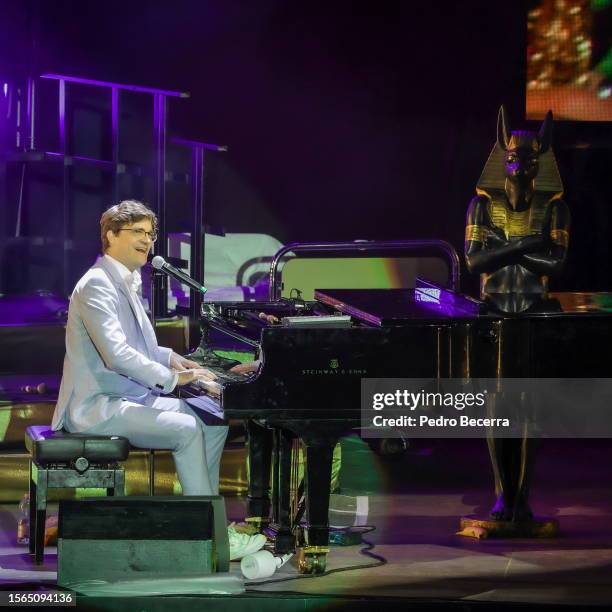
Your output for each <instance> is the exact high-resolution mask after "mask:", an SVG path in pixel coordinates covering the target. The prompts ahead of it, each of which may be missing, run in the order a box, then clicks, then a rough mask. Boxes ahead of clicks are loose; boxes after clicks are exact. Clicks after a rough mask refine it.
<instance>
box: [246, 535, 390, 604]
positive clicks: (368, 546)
mask: <svg viewBox="0 0 612 612" xmlns="http://www.w3.org/2000/svg"><path fill="white" fill-rule="evenodd" d="M358 527H359V528H360V531H359V533H361V534H363V535H365V534H366V533H372V532H373V531H374V530H375V529H376V527H375V526H374V525H359V526H358ZM334 531H345V532H354V531H356V527H346V528H344V529H336V530H334ZM362 542H363V543H364V544H365V546H364V547H363V548H362V549H361V550H360V551H359V554H360V555H364V556H365V557H370V558H371V559H375V561H376V562H375V563H364V564H362V565H351V566H350V567H336V568H334V569H331V570H327V571H325V572H323V573H322V574H299V575H297V576H286V577H285V578H275V579H273V580H264V581H263V582H245V583H244V586H245V587H249V586H254V587H255V586H261V585H264V584H273V583H276V582H289V581H290V580H303V579H304V578H322V577H323V576H329V575H331V574H337V573H339V572H350V571H351V570H357V569H368V568H371V567H380V566H381V565H386V564H387V559H385V557H383V556H382V555H377V554H376V553H373V552H371V551H372V549H373V548H374V547H375V546H376V544H374V543H373V542H369V541H368V540H362ZM245 590H247V591H257V589H255V588H252V589H248V588H247V589H245ZM286 592H290V593H291V592H297V591H286Z"/></svg>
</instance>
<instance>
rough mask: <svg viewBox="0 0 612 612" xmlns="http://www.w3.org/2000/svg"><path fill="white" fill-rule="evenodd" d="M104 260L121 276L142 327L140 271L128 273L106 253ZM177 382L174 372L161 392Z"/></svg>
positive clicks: (144, 314)
mask: <svg viewBox="0 0 612 612" xmlns="http://www.w3.org/2000/svg"><path fill="white" fill-rule="evenodd" d="M104 258H105V259H106V260H107V261H108V262H109V263H110V264H111V265H112V266H114V268H115V270H117V272H119V276H121V279H122V280H123V282H124V283H125V286H126V287H127V290H128V293H129V295H130V298H131V299H132V302H133V303H134V311H135V313H136V319H137V320H138V324H139V325H140V327H142V326H143V324H144V323H145V319H147V313H146V312H145V309H144V306H143V304H142V299H141V289H142V276H141V274H140V270H138V269H137V270H134V271H133V272H130V270H129V269H128V268H127V267H126V266H125V265H124V264H122V263H121V262H120V261H117V260H116V259H115V258H114V257H111V256H110V255H108V254H107V253H106V254H105V255H104ZM177 382H178V372H174V379H173V380H172V382H171V384H170V385H168V387H167V388H165V389H164V390H163V392H164V393H170V392H171V391H172V390H173V389H174V388H175V387H176V383H177Z"/></svg>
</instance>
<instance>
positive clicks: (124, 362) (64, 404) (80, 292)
mask: <svg viewBox="0 0 612 612" xmlns="http://www.w3.org/2000/svg"><path fill="white" fill-rule="evenodd" d="M100 228H101V238H102V247H103V251H104V256H103V257H102V258H101V259H99V260H98V262H97V263H96V264H95V265H94V266H93V267H92V268H90V269H89V270H88V271H87V272H86V273H85V275H84V276H83V277H82V278H81V279H80V280H79V282H78V283H77V285H76V287H75V289H74V292H73V293H72V296H71V298H70V308H69V311H68V325H67V327H66V357H65V360H64V372H63V377H62V383H61V387H60V392H59V398H58V402H57V405H56V408H55V413H54V415H53V423H52V427H53V429H55V430H57V429H61V428H64V429H66V430H67V431H69V432H82V433H92V434H106V435H121V436H125V437H126V438H128V439H129V440H130V443H131V444H132V445H133V446H137V447H142V448H164V449H171V450H172V454H173V456H174V462H175V466H176V471H177V474H178V478H179V481H180V483H181V487H182V489H183V494H184V495H217V494H218V493H219V465H220V461H221V453H222V451H223V446H224V444H225V438H226V436H227V427H225V426H208V425H205V424H204V423H203V422H202V421H201V420H200V419H199V418H198V417H197V416H196V415H195V414H194V412H193V411H192V410H191V408H189V406H188V405H187V404H186V403H185V402H183V401H181V400H179V399H176V398H173V397H162V394H166V393H170V392H171V391H172V390H173V389H174V388H175V387H176V386H177V385H184V384H186V383H188V382H190V381H192V380H194V379H197V378H203V379H208V380H212V379H214V378H216V376H215V375H214V374H213V373H212V372H210V371H209V370H206V369H203V368H200V366H199V365H198V364H197V363H195V362H193V361H190V360H188V359H185V358H184V357H182V356H180V355H178V354H177V353H174V352H173V351H172V350H171V349H169V348H165V347H160V346H158V344H157V340H156V338H155V333H154V331H153V327H152V326H151V323H150V322H149V319H148V317H147V315H146V313H145V310H144V307H143V305H142V302H141V299H140V296H139V293H138V288H139V284H140V282H141V281H140V268H141V267H142V266H143V265H144V264H145V263H146V262H147V256H148V254H149V251H150V250H151V247H152V245H153V242H155V240H156V238H157V220H156V217H155V214H154V213H153V212H152V211H151V210H150V209H149V208H147V207H146V206H145V205H144V204H142V203H140V202H137V201H134V200H126V201H124V202H121V203H120V204H117V205H116V206H113V207H111V208H110V209H109V210H107V211H106V212H105V213H104V214H103V215H102V218H101V219H100ZM208 401H210V402H214V400H212V399H210V398H208ZM232 536H234V544H236V543H237V542H236V540H240V542H239V543H238V544H239V546H238V547H239V548H240V547H242V548H241V549H244V552H243V553H242V554H246V552H252V550H251V549H252V548H254V547H255V545H256V544H258V545H257V546H256V548H255V550H258V549H259V548H261V546H262V545H263V543H264V542H265V538H264V540H263V541H261V538H262V537H263V536H259V538H257V539H256V540H255V539H253V538H250V539H249V541H247V540H245V539H244V538H247V536H244V537H242V534H235V533H231V534H230V545H231V544H232ZM234 548H235V547H234ZM247 549H248V550H247ZM232 557H236V551H234V554H232Z"/></svg>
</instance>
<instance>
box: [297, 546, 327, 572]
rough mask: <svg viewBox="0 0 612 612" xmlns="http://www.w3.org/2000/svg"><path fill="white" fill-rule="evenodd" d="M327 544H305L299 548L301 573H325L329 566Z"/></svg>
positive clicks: (299, 569)
mask: <svg viewBox="0 0 612 612" xmlns="http://www.w3.org/2000/svg"><path fill="white" fill-rule="evenodd" d="M328 552H329V548H327V547H326V546H303V547H300V548H298V549H297V559H298V571H299V573H300V574H323V573H324V572H325V569H326V567H327V553H328Z"/></svg>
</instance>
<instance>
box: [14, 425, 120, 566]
mask: <svg viewBox="0 0 612 612" xmlns="http://www.w3.org/2000/svg"><path fill="white" fill-rule="evenodd" d="M25 445H26V448H27V450H28V452H29V453H30V461H29V463H30V553H31V554H32V555H34V562H35V563H36V564H40V563H42V560H43V555H44V546H45V519H46V515H47V491H48V490H49V489H51V488H56V489H60V488H73V489H80V488H103V489H106V492H107V495H125V472H124V469H123V467H122V466H121V465H120V464H119V462H120V461H125V459H127V456H128V454H129V450H130V443H129V441H128V440H127V438H122V437H120V436H96V435H90V434H78V433H67V432H64V431H53V430H52V429H51V427H49V426H47V425H32V426H30V427H28V428H27V429H26V433H25Z"/></svg>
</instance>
